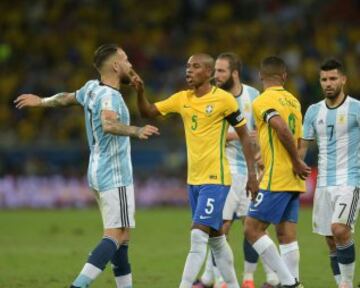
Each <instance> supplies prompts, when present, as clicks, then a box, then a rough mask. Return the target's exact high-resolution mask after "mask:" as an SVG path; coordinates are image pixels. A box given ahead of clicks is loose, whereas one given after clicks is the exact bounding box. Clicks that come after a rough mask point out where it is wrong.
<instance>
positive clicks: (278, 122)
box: [268, 115, 311, 179]
mask: <svg viewBox="0 0 360 288" xmlns="http://www.w3.org/2000/svg"><path fill="white" fill-rule="evenodd" d="M268 124H269V125H270V127H271V128H273V129H274V130H275V132H276V134H277V135H278V137H279V140H280V141H281V143H282V144H283V146H284V147H285V149H286V151H287V152H288V153H289V155H290V158H291V161H292V164H293V169H294V172H295V174H297V175H299V176H300V178H301V179H305V178H306V177H307V176H309V174H310V172H311V169H310V167H308V166H307V165H306V164H305V163H304V161H303V160H302V159H301V157H300V155H299V153H298V149H297V145H296V144H297V143H295V141H294V138H293V135H292V134H291V132H290V130H289V128H288V126H287V125H286V123H285V121H284V120H283V119H282V118H281V117H280V116H279V115H275V116H273V117H271V118H270V120H269V121H268Z"/></svg>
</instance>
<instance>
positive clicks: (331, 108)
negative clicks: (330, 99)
mask: <svg viewBox="0 0 360 288" xmlns="http://www.w3.org/2000/svg"><path fill="white" fill-rule="evenodd" d="M347 98H348V95H345V97H344V99H343V100H342V101H341V102H340V103H339V104H338V105H337V106H335V107H329V106H328V105H327V103H326V100H324V102H325V106H326V108H327V109H329V110H334V109H337V108H339V107H340V106H341V105H343V104H344V103H345V101H346V99H347Z"/></svg>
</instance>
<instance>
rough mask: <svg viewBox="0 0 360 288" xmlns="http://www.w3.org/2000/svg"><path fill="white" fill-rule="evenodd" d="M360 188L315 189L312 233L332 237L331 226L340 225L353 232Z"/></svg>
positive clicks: (357, 211)
mask: <svg viewBox="0 0 360 288" xmlns="http://www.w3.org/2000/svg"><path fill="white" fill-rule="evenodd" d="M359 194H360V188H359V187H354V186H330V187H317V188H316V190H315V196H314V206H313V232H314V233H317V234H320V235H323V236H332V232H331V224H332V223H341V224H345V225H347V226H349V227H351V229H352V230H354V224H355V221H356V218H357V215H358V213H359V206H360V204H359V203H360V201H359Z"/></svg>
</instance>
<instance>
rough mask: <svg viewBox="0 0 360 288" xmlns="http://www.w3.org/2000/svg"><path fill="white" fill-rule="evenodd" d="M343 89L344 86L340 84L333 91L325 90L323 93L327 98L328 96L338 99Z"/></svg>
mask: <svg viewBox="0 0 360 288" xmlns="http://www.w3.org/2000/svg"><path fill="white" fill-rule="evenodd" d="M341 90H342V86H338V87H336V88H335V90H334V91H332V92H331V93H327V92H326V90H323V93H324V95H325V98H328V99H332V100H334V99H336V98H337V97H339V95H340V93H341Z"/></svg>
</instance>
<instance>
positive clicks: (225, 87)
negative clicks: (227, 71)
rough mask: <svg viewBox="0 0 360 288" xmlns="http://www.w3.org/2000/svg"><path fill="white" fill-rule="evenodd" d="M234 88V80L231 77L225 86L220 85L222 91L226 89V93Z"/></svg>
mask: <svg viewBox="0 0 360 288" xmlns="http://www.w3.org/2000/svg"><path fill="white" fill-rule="evenodd" d="M233 86H234V80H233V78H232V77H231V76H230V77H229V79H227V80H226V81H225V82H224V83H223V84H220V85H219V87H220V88H221V89H224V90H226V91H230V90H231V89H232V88H233Z"/></svg>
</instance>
